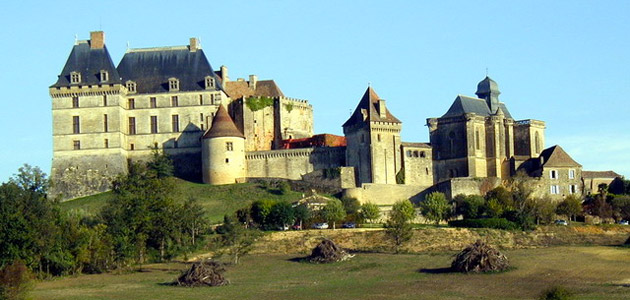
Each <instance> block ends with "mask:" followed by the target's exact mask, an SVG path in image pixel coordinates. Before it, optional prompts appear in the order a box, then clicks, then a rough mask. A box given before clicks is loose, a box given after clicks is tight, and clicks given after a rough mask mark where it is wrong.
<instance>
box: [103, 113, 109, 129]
mask: <svg viewBox="0 0 630 300" xmlns="http://www.w3.org/2000/svg"><path fill="white" fill-rule="evenodd" d="M108 130H109V124H108V120H107V114H104V115H103V132H107V131H108Z"/></svg>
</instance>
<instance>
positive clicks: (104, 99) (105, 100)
mask: <svg viewBox="0 0 630 300" xmlns="http://www.w3.org/2000/svg"><path fill="white" fill-rule="evenodd" d="M103 106H107V95H103Z"/></svg>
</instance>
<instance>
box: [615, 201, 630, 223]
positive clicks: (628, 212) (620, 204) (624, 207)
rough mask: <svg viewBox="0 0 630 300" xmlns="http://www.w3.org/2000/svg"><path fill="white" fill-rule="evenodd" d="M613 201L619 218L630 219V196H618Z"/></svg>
mask: <svg viewBox="0 0 630 300" xmlns="http://www.w3.org/2000/svg"><path fill="white" fill-rule="evenodd" d="M611 202H612V203H611V204H612V207H613V210H614V213H615V215H616V217H617V218H619V219H624V220H630V196H616V197H615V198H614V199H612V201H611Z"/></svg>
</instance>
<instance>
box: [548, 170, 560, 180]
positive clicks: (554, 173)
mask: <svg viewBox="0 0 630 300" xmlns="http://www.w3.org/2000/svg"><path fill="white" fill-rule="evenodd" d="M549 178H551V179H558V171H556V170H551V171H549Z"/></svg>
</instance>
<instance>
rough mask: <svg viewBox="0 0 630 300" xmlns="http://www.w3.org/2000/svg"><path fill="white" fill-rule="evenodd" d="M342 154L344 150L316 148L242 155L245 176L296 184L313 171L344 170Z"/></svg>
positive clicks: (253, 152) (339, 148) (342, 148)
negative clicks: (342, 167) (276, 179)
mask: <svg viewBox="0 0 630 300" xmlns="http://www.w3.org/2000/svg"><path fill="white" fill-rule="evenodd" d="M345 150H346V149H345V147H318V148H302V149H280V150H270V151H250V152H246V153H245V161H246V162H247V176H248V177H250V178H259V177H272V178H286V179H293V180H298V179H301V178H302V175H304V174H307V173H310V172H313V171H315V170H322V169H329V168H338V167H341V166H344V165H345V159H346V156H345V152H346V151H345Z"/></svg>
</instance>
